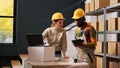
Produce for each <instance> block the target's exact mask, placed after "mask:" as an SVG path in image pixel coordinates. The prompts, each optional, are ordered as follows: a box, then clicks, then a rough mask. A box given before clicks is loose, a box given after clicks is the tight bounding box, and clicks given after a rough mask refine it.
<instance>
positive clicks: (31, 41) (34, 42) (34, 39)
mask: <svg viewBox="0 0 120 68" xmlns="http://www.w3.org/2000/svg"><path fill="white" fill-rule="evenodd" d="M26 36H27V41H28V46H44V45H43V44H44V42H43V37H42V34H37V33H27V34H26Z"/></svg>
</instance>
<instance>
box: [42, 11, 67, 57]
mask: <svg viewBox="0 0 120 68" xmlns="http://www.w3.org/2000/svg"><path fill="white" fill-rule="evenodd" d="M64 19H65V18H64V17H63V14H62V13H61V12H56V13H54V14H53V15H52V18H51V21H52V27H49V28H47V29H45V30H44V32H43V33H42V35H43V38H44V39H45V38H47V40H48V44H49V46H54V47H55V56H56V57H65V58H67V57H68V56H67V55H66V50H67V39H66V30H65V29H64V28H63V21H64ZM62 55H63V56H62Z"/></svg>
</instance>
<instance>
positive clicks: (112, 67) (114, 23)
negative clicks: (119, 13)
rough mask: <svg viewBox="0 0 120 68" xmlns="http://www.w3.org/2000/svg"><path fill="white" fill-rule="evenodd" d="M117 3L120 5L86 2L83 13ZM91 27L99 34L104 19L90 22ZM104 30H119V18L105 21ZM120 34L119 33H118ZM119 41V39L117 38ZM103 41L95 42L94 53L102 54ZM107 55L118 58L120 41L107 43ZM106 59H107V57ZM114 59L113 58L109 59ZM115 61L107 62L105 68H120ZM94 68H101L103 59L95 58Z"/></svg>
mask: <svg viewBox="0 0 120 68" xmlns="http://www.w3.org/2000/svg"><path fill="white" fill-rule="evenodd" d="M117 3H120V0H91V2H89V3H88V2H87V3H86V4H85V12H86V13H88V12H91V11H96V10H97V9H101V8H105V7H108V6H111V5H115V4H117ZM90 24H91V25H93V27H95V29H96V31H98V32H101V31H104V19H103V20H99V19H98V21H97V22H91V23H90ZM106 24H107V27H106V30H107V31H115V30H120V17H117V18H109V19H107V20H106ZM119 34H120V33H119ZM103 37H104V36H103ZM118 39H119V38H118ZM103 42H104V41H97V46H96V50H95V52H99V53H103V46H104V44H103ZM106 46H107V48H106V49H107V50H106V51H107V54H109V55H114V56H120V41H116V42H113V41H107V44H106ZM107 58H108V57H107ZM110 59H115V58H110ZM116 60H118V59H115V60H107V62H108V64H107V68H120V61H116ZM96 62H97V64H96V67H97V68H102V66H103V57H99V56H96Z"/></svg>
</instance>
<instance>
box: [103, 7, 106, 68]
mask: <svg viewBox="0 0 120 68" xmlns="http://www.w3.org/2000/svg"><path fill="white" fill-rule="evenodd" d="M103 12H104V17H103V18H104V46H103V47H104V49H103V50H104V56H103V68H107V67H106V64H107V62H106V61H107V57H106V49H107V48H106V47H107V46H106V42H107V38H106V37H107V35H106V26H107V24H106V20H107V12H106V9H105V8H103Z"/></svg>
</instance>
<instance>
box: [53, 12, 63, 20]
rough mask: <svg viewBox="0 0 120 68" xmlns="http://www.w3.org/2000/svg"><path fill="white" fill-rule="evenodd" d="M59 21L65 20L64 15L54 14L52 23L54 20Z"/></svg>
mask: <svg viewBox="0 0 120 68" xmlns="http://www.w3.org/2000/svg"><path fill="white" fill-rule="evenodd" d="M58 19H63V20H64V17H63V14H62V13H60V12H56V13H54V14H53V15H52V18H51V20H52V21H53V20H58Z"/></svg>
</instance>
